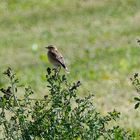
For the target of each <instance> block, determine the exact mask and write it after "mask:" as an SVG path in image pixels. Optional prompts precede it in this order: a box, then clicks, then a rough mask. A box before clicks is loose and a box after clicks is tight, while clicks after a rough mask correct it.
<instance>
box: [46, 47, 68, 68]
mask: <svg viewBox="0 0 140 140" xmlns="http://www.w3.org/2000/svg"><path fill="white" fill-rule="evenodd" d="M46 48H47V49H48V53H47V55H48V59H49V61H50V62H51V63H52V64H53V65H54V66H55V68H57V67H59V66H62V67H63V68H64V69H65V70H66V71H67V70H68V69H67V67H66V65H65V61H64V58H63V56H62V54H61V53H60V52H59V51H58V50H57V48H56V47H54V46H53V45H49V46H48V47H46Z"/></svg>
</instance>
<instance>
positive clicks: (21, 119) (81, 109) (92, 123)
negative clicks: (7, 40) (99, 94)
mask: <svg viewBox="0 0 140 140" xmlns="http://www.w3.org/2000/svg"><path fill="white" fill-rule="evenodd" d="M4 74H5V75H6V76H7V77H8V79H9V84H10V85H9V86H8V87H7V88H1V92H2V93H3V96H2V97H1V98H0V107H1V112H0V125H1V128H2V134H3V135H2V139H6V140H32V139H45V140H97V139H99V138H102V139H106V140H124V139H125V140H132V139H133V135H131V134H129V133H128V132H127V131H125V130H124V129H123V128H120V127H119V126H110V124H111V122H112V121H114V120H115V121H116V120H117V119H118V118H119V115H120V113H119V112H117V111H115V110H114V111H113V112H109V113H108V114H107V115H106V116H102V115H101V114H100V113H99V112H97V110H96V108H95V106H94V104H93V97H94V96H93V95H89V96H87V97H85V98H80V97H78V96H77V90H78V87H79V86H80V85H81V83H80V81H77V82H75V83H73V84H70V83H69V82H68V80H67V79H66V76H65V75H60V74H59V73H57V72H56V71H53V70H51V69H50V68H48V69H47V74H46V80H47V83H48V84H47V87H48V89H49V93H48V94H47V95H45V96H44V98H43V99H32V98H31V95H32V94H34V92H33V91H32V89H31V87H28V88H25V94H24V98H23V99H19V98H17V96H16V95H17V94H18V85H19V81H18V79H17V78H16V77H15V74H14V73H13V72H12V70H11V68H8V69H7V70H6V71H5V72H4Z"/></svg>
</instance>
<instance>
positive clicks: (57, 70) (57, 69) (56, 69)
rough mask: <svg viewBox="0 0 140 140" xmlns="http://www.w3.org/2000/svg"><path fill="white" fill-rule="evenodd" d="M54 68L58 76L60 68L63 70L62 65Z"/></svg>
mask: <svg viewBox="0 0 140 140" xmlns="http://www.w3.org/2000/svg"><path fill="white" fill-rule="evenodd" d="M53 70H54V72H55V76H57V75H58V73H59V72H60V70H61V66H59V65H58V66H57V67H55V68H53Z"/></svg>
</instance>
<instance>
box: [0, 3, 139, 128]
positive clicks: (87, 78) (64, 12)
mask: <svg viewBox="0 0 140 140" xmlns="http://www.w3.org/2000/svg"><path fill="white" fill-rule="evenodd" d="M138 38H140V1H139V0H40V1H38V0H22V1H19V0H1V1H0V87H2V86H3V85H5V83H6V81H5V80H4V79H3V75H2V72H3V71H4V70H5V69H6V68H7V67H8V66H9V67H11V68H13V69H14V70H15V72H16V73H17V76H18V77H19V80H21V84H23V85H25V86H27V85H31V87H32V88H33V90H34V91H35V95H36V97H38V98H40V97H43V95H44V94H46V93H47V88H46V82H45V73H46V68H47V67H52V66H51V65H50V63H49V62H48V59H47V56H46V49H45V48H44V47H45V46H47V45H49V44H54V45H56V46H57V48H58V49H59V50H60V51H61V53H62V54H63V55H64V57H65V59H66V64H67V66H68V68H69V69H70V74H68V75H67V77H68V80H69V81H70V82H75V81H77V80H80V81H81V82H82V86H81V87H80V90H79V93H78V94H79V96H85V95H88V94H89V93H94V95H95V98H94V101H93V102H95V105H96V107H97V109H98V110H99V111H100V112H101V113H102V114H104V113H106V112H109V111H113V109H116V110H117V111H120V112H121V119H120V122H119V124H120V125H121V126H123V127H124V128H127V129H128V130H129V129H131V130H134V131H140V111H139V110H134V100H133V97H134V96H135V95H137V93H136V92H135V89H134V88H133V86H132V85H131V81H130V77H132V76H133V74H134V73H135V72H139V71H140V45H139V44H137V42H136V41H137V39H138ZM61 73H63V74H64V73H65V72H64V71H63V70H62V71H61ZM22 93H23V89H22V88H21V91H19V96H22Z"/></svg>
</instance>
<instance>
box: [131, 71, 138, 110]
mask: <svg viewBox="0 0 140 140" xmlns="http://www.w3.org/2000/svg"><path fill="white" fill-rule="evenodd" d="M130 80H131V81H132V84H133V86H134V87H135V89H136V91H137V93H138V94H139V95H140V79H139V75H138V73H135V74H134V76H133V78H130ZM134 100H135V101H136V104H135V109H137V108H138V107H139V106H140V96H139V97H134Z"/></svg>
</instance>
